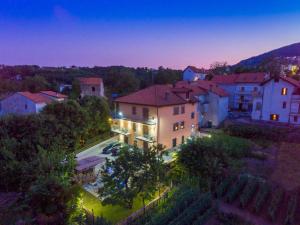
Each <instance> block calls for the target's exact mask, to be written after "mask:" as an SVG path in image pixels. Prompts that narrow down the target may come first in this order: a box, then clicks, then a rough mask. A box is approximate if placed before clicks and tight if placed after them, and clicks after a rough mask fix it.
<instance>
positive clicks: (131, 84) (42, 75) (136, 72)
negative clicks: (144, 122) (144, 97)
mask: <svg viewBox="0 0 300 225" xmlns="http://www.w3.org/2000/svg"><path fill="white" fill-rule="evenodd" d="M16 75H21V76H22V80H16V79H13V78H15V76H16ZM80 76H99V77H102V78H103V80H104V85H105V88H106V95H107V96H110V95H111V93H116V94H119V95H124V94H128V93H130V92H132V91H136V90H138V89H141V88H145V87H147V86H149V85H152V84H165V83H174V82H176V81H177V80H181V79H182V71H181V70H172V69H165V68H163V67H159V68H158V69H156V70H154V69H149V68H129V67H123V66H111V67H92V68H89V67H75V66H74V67H71V68H65V67H61V68H59V67H57V68H56V67H38V66H3V67H2V68H1V69H0V94H1V93H6V92H12V91H21V90H29V91H33V92H36V91H39V90H41V89H45V88H51V89H56V90H58V86H59V84H61V83H67V84H72V82H73V81H74V79H75V78H76V77H80Z"/></svg>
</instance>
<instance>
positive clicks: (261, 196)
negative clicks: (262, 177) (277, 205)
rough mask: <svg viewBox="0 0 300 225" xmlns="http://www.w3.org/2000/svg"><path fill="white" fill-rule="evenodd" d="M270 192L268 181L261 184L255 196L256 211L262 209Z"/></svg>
mask: <svg viewBox="0 0 300 225" xmlns="http://www.w3.org/2000/svg"><path fill="white" fill-rule="evenodd" d="M269 193H270V187H269V186H268V185H267V184H266V183H261V184H260V185H259V190H258V193H257V195H256V198H255V206H254V210H255V212H256V213H258V212H259V211H260V209H261V207H262V205H263V204H264V202H265V201H266V199H267V197H268V194H269Z"/></svg>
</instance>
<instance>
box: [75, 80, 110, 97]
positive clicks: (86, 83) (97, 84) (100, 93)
mask: <svg viewBox="0 0 300 225" xmlns="http://www.w3.org/2000/svg"><path fill="white" fill-rule="evenodd" d="M78 80H79V83H80V90H81V93H80V96H81V97H82V98H83V97H84V96H97V97H104V85H103V80H102V79H101V78H100V77H80V78H78Z"/></svg>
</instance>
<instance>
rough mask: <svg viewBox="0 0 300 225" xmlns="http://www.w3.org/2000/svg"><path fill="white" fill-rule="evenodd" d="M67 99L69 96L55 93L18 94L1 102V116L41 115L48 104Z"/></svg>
mask: <svg viewBox="0 0 300 225" xmlns="http://www.w3.org/2000/svg"><path fill="white" fill-rule="evenodd" d="M66 98H67V96H65V95H62V94H59V93H56V92H53V91H41V92H39V93H31V92H16V93H14V94H12V95H10V96H7V97H6V98H4V99H3V100H2V101H1V102H0V115H7V114H17V115H27V114H34V113H39V112H40V111H41V110H42V109H43V108H44V107H45V106H46V105H47V104H49V103H51V102H53V101H63V100H65V99H66Z"/></svg>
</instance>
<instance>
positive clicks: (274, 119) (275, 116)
mask: <svg viewBox="0 0 300 225" xmlns="http://www.w3.org/2000/svg"><path fill="white" fill-rule="evenodd" d="M270 120H273V121H278V120H279V115H278V114H270Z"/></svg>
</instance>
